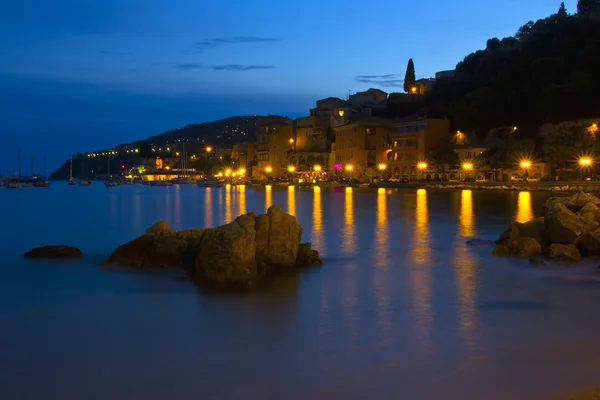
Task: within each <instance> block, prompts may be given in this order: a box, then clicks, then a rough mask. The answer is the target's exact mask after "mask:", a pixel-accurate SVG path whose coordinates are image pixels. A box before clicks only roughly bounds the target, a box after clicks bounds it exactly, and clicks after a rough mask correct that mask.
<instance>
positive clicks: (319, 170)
mask: <svg viewBox="0 0 600 400" xmlns="http://www.w3.org/2000/svg"><path fill="white" fill-rule="evenodd" d="M313 170H314V171H315V172H321V166H320V165H315V166H314V167H313Z"/></svg>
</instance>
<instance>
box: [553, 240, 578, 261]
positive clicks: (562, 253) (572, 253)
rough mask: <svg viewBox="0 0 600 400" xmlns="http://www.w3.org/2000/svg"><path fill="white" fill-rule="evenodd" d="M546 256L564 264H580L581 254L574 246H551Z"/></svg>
mask: <svg viewBox="0 0 600 400" xmlns="http://www.w3.org/2000/svg"><path fill="white" fill-rule="evenodd" d="M546 256H547V257H548V258H551V259H553V260H557V261H563V262H580V261H581V254H580V253H579V250H577V247H575V246H574V245H572V244H569V245H564V244H557V243H555V244H551V245H550V246H549V247H548V249H547V250H546Z"/></svg>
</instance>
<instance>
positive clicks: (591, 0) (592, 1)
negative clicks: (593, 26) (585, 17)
mask: <svg viewBox="0 0 600 400" xmlns="http://www.w3.org/2000/svg"><path fill="white" fill-rule="evenodd" d="M591 11H600V0H579V1H578V2H577V12H578V13H586V12H591Z"/></svg>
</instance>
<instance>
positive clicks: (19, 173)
mask: <svg viewBox="0 0 600 400" xmlns="http://www.w3.org/2000/svg"><path fill="white" fill-rule="evenodd" d="M18 175H19V178H21V150H19V171H18Z"/></svg>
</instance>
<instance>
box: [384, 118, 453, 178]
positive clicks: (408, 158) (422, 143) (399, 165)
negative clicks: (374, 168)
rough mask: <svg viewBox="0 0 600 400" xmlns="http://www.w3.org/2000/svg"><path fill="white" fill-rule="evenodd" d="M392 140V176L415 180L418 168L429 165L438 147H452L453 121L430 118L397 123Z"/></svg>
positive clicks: (390, 162) (390, 161) (390, 159)
mask: <svg viewBox="0 0 600 400" xmlns="http://www.w3.org/2000/svg"><path fill="white" fill-rule="evenodd" d="M389 138H390V145H391V146H390V150H391V151H390V152H389V153H387V163H388V167H389V170H390V172H391V175H392V176H395V177H402V178H406V179H414V178H416V177H417V164H418V163H419V162H426V161H427V156H428V154H429V153H430V152H431V151H432V150H433V149H434V148H436V147H437V146H440V145H442V144H445V143H449V139H450V121H449V120H447V119H431V118H430V119H420V120H416V121H407V122H401V123H397V124H396V127H395V129H394V130H393V131H392V132H390V135H389Z"/></svg>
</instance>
